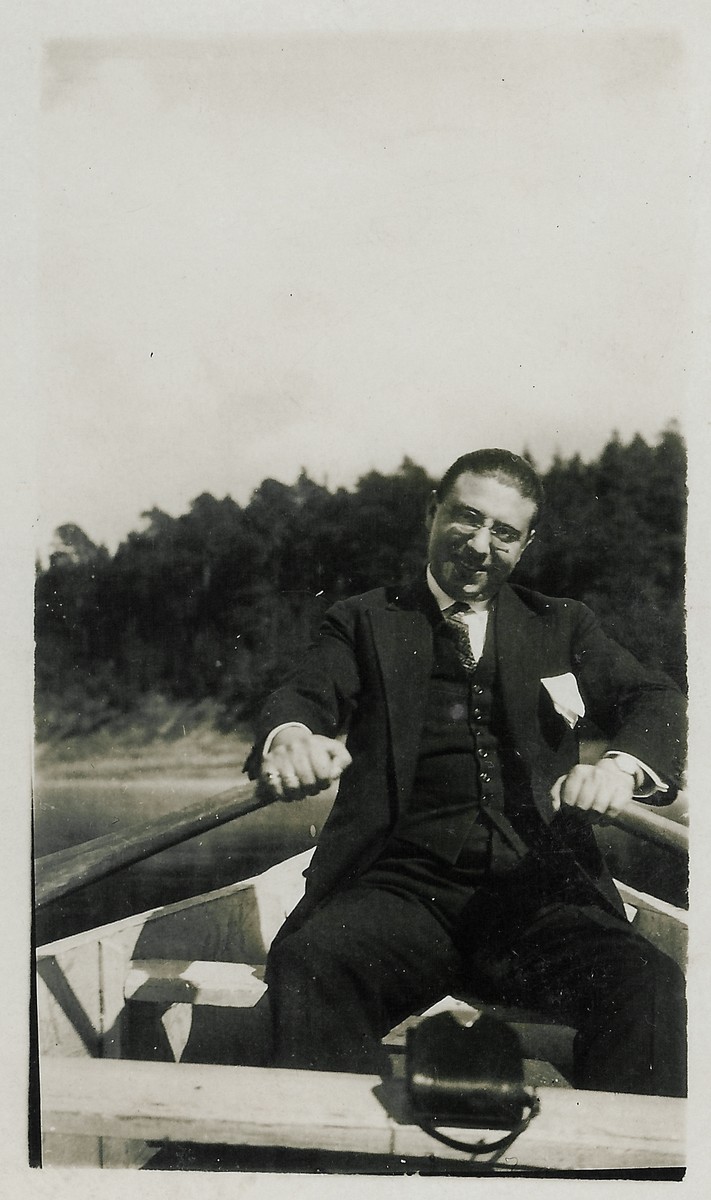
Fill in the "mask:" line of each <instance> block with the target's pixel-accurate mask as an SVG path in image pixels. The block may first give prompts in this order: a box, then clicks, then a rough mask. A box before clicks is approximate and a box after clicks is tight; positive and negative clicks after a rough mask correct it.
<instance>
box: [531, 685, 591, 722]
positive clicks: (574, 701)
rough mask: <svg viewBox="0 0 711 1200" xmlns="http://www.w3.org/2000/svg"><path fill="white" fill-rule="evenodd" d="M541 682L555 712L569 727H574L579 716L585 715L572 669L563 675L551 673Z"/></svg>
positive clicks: (583, 703)
mask: <svg viewBox="0 0 711 1200" xmlns="http://www.w3.org/2000/svg"><path fill="white" fill-rule="evenodd" d="M541 683H542V684H543V686H544V688H545V689H546V691H547V692H548V695H549V696H550V698H551V700H552V701H553V707H554V708H555V710H556V712H558V713H560V715H561V717H562V718H563V720H564V721H566V722H567V723H568V725H570V728H571V729H575V726H576V725H577V723H578V721H579V719H580V717H584V716H585V702H584V700H583V698H582V696H581V695H580V692H579V691H578V681H577V679H576V678H575V676H574V675H573V673H572V671H566V673H565V675H551V676H549V677H548V679H542V680H541Z"/></svg>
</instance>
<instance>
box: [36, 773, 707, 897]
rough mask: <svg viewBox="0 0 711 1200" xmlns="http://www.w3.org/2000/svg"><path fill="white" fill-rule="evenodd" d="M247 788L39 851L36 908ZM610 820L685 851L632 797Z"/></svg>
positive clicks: (246, 803)
mask: <svg viewBox="0 0 711 1200" xmlns="http://www.w3.org/2000/svg"><path fill="white" fill-rule="evenodd" d="M249 788H253V785H252V784H251V783H250V782H249V781H248V780H245V781H244V782H243V783H241V784H238V785H237V787H234V788H231V789H230V790H229V791H227V792H221V793H220V794H219V795H217V796H212V797H210V798H209V799H208V800H201V801H200V803H199V804H194V805H191V806H190V808H184V809H181V810H180V811H179V812H177V813H176V812H171V813H166V814H164V815H163V816H160V817H155V818H153V819H152V820H150V821H144V822H143V823H142V824H141V825H138V826H136V827H135V828H134V829H133V830H129V831H128V832H124V833H107V834H104V836H103V837H99V838H95V839H94V840H93V841H89V842H82V843H81V844H80V845H78V846H70V847H68V848H67V849H66V850H58V851H56V852H55V853H54V854H47V855H45V856H44V857H43V858H40V859H38V860H37V863H36V866H35V902H36V904H37V907H38V908H42V907H43V906H44V905H45V904H49V903H50V902H51V901H52V900H58V899H60V897H62V896H66V895H69V893H70V892H75V891H78V890H79V889H80V888H83V887H86V886H87V884H89V883H95V882H96V881H97V880H98V879H103V878H104V877H105V876H107V875H112V874H113V873H114V872H116V871H120V870H122V869H123V868H124V867H128V866H131V864H132V863H136V862H140V861H141V860H143V859H146V858H150V857H151V856H152V855H154V854H158V853H159V852H160V851H161V850H167V849H168V847H169V846H177V845H178V844H179V843H181V842H186V841H188V840H189V839H190V838H193V837H196V836H197V835H198V834H201V833H207V832H208V830H210V829H215V828H217V826H219V825H225V824H226V823H227V822H228V821H234V820H236V819H237V818H238V817H243V816H246V814H247V813H251V812H255V811H256V810H257V809H259V808H264V807H265V806H266V805H268V804H271V803H272V800H273V797H271V796H264V795H262V793H261V792H259V790H258V789H254V790H253V791H252V792H251V794H250V795H247V796H246V795H245V792H246V791H247V790H248V789H249ZM610 824H614V825H616V826H617V827H618V828H619V829H622V830H623V831H624V832H626V833H631V834H633V835H634V836H636V837H639V838H641V839H643V840H644V841H648V842H653V843H654V844H655V845H658V846H662V847H663V848H664V849H666V850H672V851H675V852H676V853H679V854H688V852H689V831H688V829H686V828H685V826H683V825H678V824H677V823H676V822H675V821H670V820H669V818H668V817H664V816H661V815H660V814H659V813H658V812H657V811H655V810H654V809H650V808H649V807H647V805H645V804H638V803H637V802H636V801H632V803H631V804H630V805H629V807H628V808H626V809H625V810H624V812H622V813H621V814H620V815H618V816H617V817H616V818H615V819H614V821H610Z"/></svg>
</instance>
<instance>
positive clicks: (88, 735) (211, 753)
mask: <svg viewBox="0 0 711 1200" xmlns="http://www.w3.org/2000/svg"><path fill="white" fill-rule="evenodd" d="M220 715H221V714H220V713H219V712H218V710H217V706H216V705H212V704H210V703H208V702H203V703H201V704H179V703H176V702H171V701H168V700H165V699H164V698H163V697H159V696H151V697H146V699H145V700H144V702H143V703H142V704H141V706H140V708H139V709H137V710H136V711H134V712H132V713H130V714H126V715H122V716H117V717H116V718H114V719H112V720H111V721H109V722H107V723H106V724H104V725H103V726H101V727H100V728H98V729H94V730H92V731H90V732H81V733H72V734H69V735H64V736H58V735H56V734H55V735H53V736H52V735H50V736H48V737H46V736H45V737H42V738H41V739H40V738H38V739H37V740H36V742H35V747H34V764H33V765H34V776H35V779H36V780H37V781H38V782H41V781H44V782H46V781H52V782H59V781H61V780H74V779H75V780H80V779H104V780H106V779H111V778H113V779H121V780H130V779H139V778H145V777H146V776H148V777H153V778H155V777H156V776H157V775H159V774H169V775H173V776H179V777H184V776H192V777H193V778H203V779H205V778H209V777H211V776H215V777H220V776H224V775H226V774H228V773H231V774H233V775H235V776H237V777H239V776H240V775H241V774H242V768H243V766H244V762H245V760H246V758H247V755H248V753H249V750H250V748H251V745H252V735H251V732H250V731H249V729H247V728H246V727H245V726H241V727H236V728H235V729H234V731H230V732H223V731H222V730H220V729H219V728H218V727H217V721H218V719H219V717H220ZM223 719H224V717H223Z"/></svg>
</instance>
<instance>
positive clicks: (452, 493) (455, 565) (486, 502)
mask: <svg viewBox="0 0 711 1200" xmlns="http://www.w3.org/2000/svg"><path fill="white" fill-rule="evenodd" d="M534 513H535V504H534V503H533V501H532V500H527V499H526V498H525V496H522V495H521V493H520V491H519V490H518V487H517V486H516V484H515V483H513V482H511V481H510V480H508V479H505V478H503V477H501V478H495V477H494V476H490V475H474V474H472V472H471V471H466V472H465V473H464V474H463V475H460V476H459V477H458V478H457V479H456V480H455V481H454V483H453V484H452V487H451V488H450V490H449V492H448V493H447V495H446V496H445V497H444V499H443V500H442V501H441V502H439V503H438V502H437V501H436V500H433V501H432V504H431V507H430V511H429V513H428V517H427V528H428V530H429V535H430V537H429V548H428V549H429V563H430V568H431V570H432V574H433V575H434V577H435V579H436V580H437V583H438V584H439V586H440V587H441V588H442V589H443V590H444V591H445V592H447V594H448V595H449V596H451V597H452V599H453V600H464V601H470V600H490V599H491V597H492V596H495V595H496V593H497V592H498V590H499V588H500V587H501V585H502V583H504V581H505V580H506V579H508V577H509V575H510V574H511V572H512V571H513V569H514V567H515V566H516V563H517V562H518V560H519V559H520V557H521V555H522V554H523V552H524V550H525V549H526V546H527V545H528V543H529V542H530V540H531V538H532V537H533V530H532V529H531V522H532V520H533V515H534Z"/></svg>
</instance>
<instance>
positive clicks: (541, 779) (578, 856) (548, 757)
mask: <svg viewBox="0 0 711 1200" xmlns="http://www.w3.org/2000/svg"><path fill="white" fill-rule="evenodd" d="M433 606H434V608H433ZM437 614H438V609H437V607H436V604H435V602H434V600H433V598H432V596H431V594H430V592H429V589H428V588H427V586H426V583H425V581H424V579H422V580H420V581H418V582H417V583H415V584H411V585H405V586H404V587H402V588H378V589H376V590H374V591H371V592H367V593H365V594H364V595H361V596H355V597H353V598H351V599H348V600H345V601H339V602H338V603H336V604H335V605H334V606H333V607H332V608H331V609H330V610H329V612H328V613H327V614H326V617H325V620H324V623H323V626H322V628H321V631H320V634H319V636H318V638H317V640H316V642H315V644H314V645H313V646H312V647H311V649H310V650H309V652H308V653H307V655H306V658H305V660H304V662H303V664H302V666H301V668H300V669H299V670H298V672H297V673H296V676H295V678H294V679H293V681H292V682H290V683H287V684H286V685H285V686H284V687H282V688H280V689H278V690H277V691H276V692H274V693H273V694H272V696H271V697H270V698H269V699H268V701H267V703H266V705H265V707H264V709H263V711H262V713H261V714H260V717H259V720H258V726H257V741H256V744H255V747H254V749H253V751H252V754H251V755H250V758H249V759H248V762H247V765H246V767H245V770H247V771H249V773H250V775H251V776H252V777H255V776H256V775H257V773H258V770H259V762H260V759H261V747H262V745H263V742H264V739H265V737H266V736H267V734H268V733H269V732H270V730H272V729H273V728H275V726H277V725H279V724H282V723H284V722H287V721H300V722H303V723H304V724H305V725H307V726H308V727H309V728H310V729H311V730H312V731H313V732H314V733H321V734H325V735H327V736H330V737H333V736H336V735H337V734H339V733H341V732H342V731H343V730H344V729H346V730H347V746H348V749H349V751H350V753H351V755H352V758H353V762H352V764H351V765H350V766H349V767H348V769H347V770H346V771H345V772H344V774H343V776H342V778H341V781H340V786H339V790H338V796H337V798H336V801H335V803H334V806H333V809H332V811H331V814H330V816H329V818H328V820H327V822H326V824H325V826H324V829H323V831H322V833H321V837H320V839H319V844H318V847H317V849H316V852H315V854H314V857H313V860H312V864H311V866H310V868H309V870H308V873H307V887H306V894H305V897H304V899H303V900H302V901H301V903H300V905H298V906H297V909H296V910H295V912H294V913H293V914H292V917H291V919H290V920H289V921H288V922H287V926H286V927H285V928H287V927H288V928H293V925H294V923H296V922H299V921H300V920H302V919H303V918H304V917H305V916H306V915H307V914H308V912H309V911H311V910H312V909H313V907H314V906H315V905H316V904H317V903H319V901H320V900H322V899H323V898H324V897H325V896H326V895H328V894H329V892H331V891H332V890H333V889H334V888H336V887H338V885H339V884H341V883H342V882H344V881H347V880H349V879H353V878H355V877H357V876H358V875H359V874H361V873H362V872H363V871H364V870H365V869H366V868H367V867H368V866H369V865H370V864H371V863H372V862H373V861H374V860H375V859H376V858H377V857H378V855H379V854H380V852H381V851H382V849H383V847H384V845H385V843H386V841H387V838H388V836H389V834H390V832H391V830H392V828H393V826H394V824H395V820H396V818H397V815H398V813H399V812H400V811H401V809H402V807H403V806H406V805H407V804H408V802H409V798H410V793H411V789H412V785H413V780H414V775H415V769H416V765H417V756H418V748H419V742H420V735H421V731H422V727H423V723H424V718H425V704H426V699H427V691H428V681H429V677H430V671H431V667H432V655H433V632H432V630H433V620H435V619H436V616H437ZM493 619H494V621H495V635H496V653H497V680H498V683H497V692H496V695H497V701H496V702H497V703H499V704H500V706H501V712H502V717H503V722H501V721H500V722H499V727H500V728H501V727H503V729H504V734H503V741H502V753H503V754H506V755H508V756H509V758H510V759H511V760H512V761H514V762H515V764H516V766H517V776H518V777H519V778H520V780H521V781H522V783H523V786H524V787H525V788H526V789H527V794H528V796H529V802H530V803H531V804H533V805H535V807H536V809H537V810H538V812H539V814H540V817H541V818H542V822H544V823H545V825H547V826H549V828H550V831H551V834H553V835H554V843H555V845H557V846H558V847H559V848H560V849H561V851H564V852H565V853H568V854H570V855H572V856H573V857H574V860H575V864H576V867H577V868H578V869H579V871H580V872H581V876H582V877H584V878H585V879H586V880H587V881H589V883H590V885H591V887H592V888H593V889H594V891H595V895H596V898H597V899H598V900H599V901H600V903H602V904H603V906H604V907H606V908H608V909H613V910H614V911H616V912H618V913H623V911H624V910H623V909H622V905H621V902H620V899H619V895H618V893H617V891H616V889H615V887H614V884H613V882H612V879H611V877H610V875H609V873H608V871H607V869H606V867H605V865H604V863H603V861H602V858H601V855H600V853H599V851H598V849H597V844H596V842H595V838H594V836H593V832H592V829H591V828H590V821H589V818H588V817H587V816H586V815H585V814H584V813H581V812H579V811H575V810H571V809H564V810H563V811H561V812H560V813H559V814H557V815H555V816H554V812H553V806H552V801H551V798H550V789H551V787H552V785H553V783H554V782H555V781H556V779H558V778H559V777H560V776H561V775H564V774H566V773H567V772H568V771H569V770H570V769H571V768H572V767H573V766H574V765H575V763H576V762H577V761H578V744H577V736H576V734H575V732H574V731H573V730H571V729H570V727H569V725H568V724H567V723H566V721H565V720H564V719H563V717H562V716H560V715H559V714H558V712H557V711H556V710H555V707H554V705H553V702H552V700H551V698H550V696H549V694H548V692H547V690H546V688H545V687H544V686H543V685H542V683H541V680H542V679H543V678H547V677H550V676H556V675H564V674H566V673H568V672H571V673H572V674H574V675H575V677H576V680H577V683H578V688H579V690H580V693H581V695H582V697H583V699H584V701H585V705H586V710H587V714H588V716H589V717H590V718H591V719H592V720H593V721H594V723H595V724H596V725H597V726H598V727H599V729H600V730H601V731H602V732H603V733H604V735H605V736H606V737H607V738H608V739H609V748H610V749H618V750H623V751H626V752H627V753H629V754H632V755H634V756H635V757H637V758H638V759H640V760H641V761H642V762H644V763H646V764H647V765H648V766H649V767H651V768H652V769H653V770H655V771H656V772H657V774H658V775H659V776H660V777H661V778H662V779H663V780H664V781H665V782H666V783H667V784H668V785H669V791H668V792H667V793H666V794H664V795H662V796H660V797H659V799H661V802H662V803H668V802H670V801H671V800H672V799H673V798H674V795H675V794H676V790H677V784H676V780H677V779H678V776H679V774H680V772H681V769H682V766H683V754H684V733H685V720H684V701H683V697H682V695H681V693H680V692H679V691H678V690H677V689H676V688H675V687H674V685H673V684H672V683H671V681H670V680H668V679H667V678H666V676H664V675H661V674H658V673H655V672H652V671H649V670H647V669H645V668H643V667H642V666H641V665H640V664H639V663H638V662H637V660H636V659H635V658H634V657H633V656H632V655H631V654H629V653H628V652H627V651H626V650H624V649H623V648H622V647H621V646H619V645H617V644H616V643H615V642H613V641H612V640H611V639H610V638H608V637H607V636H606V635H605V634H604V632H603V631H602V629H601V627H600V625H599V623H598V622H597V620H596V618H595V617H594V615H593V614H592V612H591V611H590V610H589V609H588V608H586V607H585V605H583V604H580V603H578V602H577V601H574V600H565V599H553V598H550V597H548V596H543V595H541V594H540V593H538V592H533V591H529V590H528V589H524V588H520V587H516V586H511V585H508V584H505V585H504V586H503V587H502V589H501V590H500V592H499V594H498V596H497V600H496V604H495V607H494V617H493Z"/></svg>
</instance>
